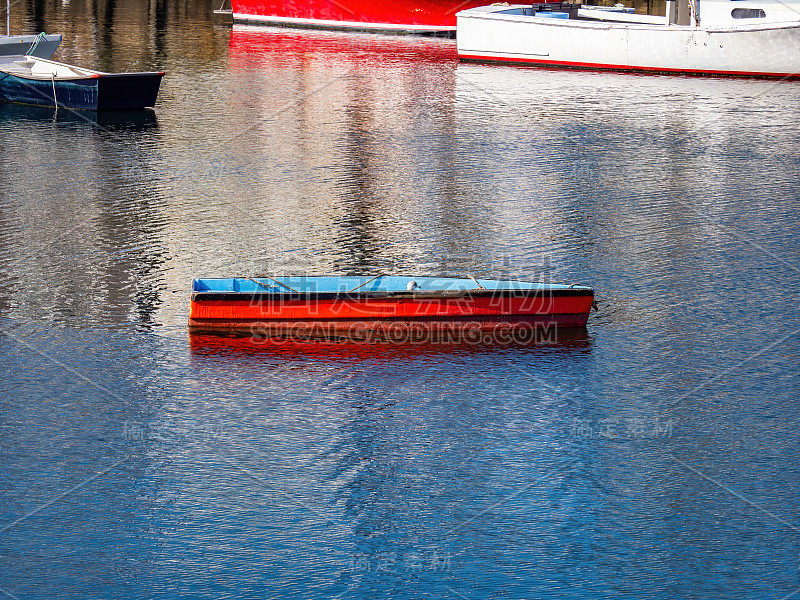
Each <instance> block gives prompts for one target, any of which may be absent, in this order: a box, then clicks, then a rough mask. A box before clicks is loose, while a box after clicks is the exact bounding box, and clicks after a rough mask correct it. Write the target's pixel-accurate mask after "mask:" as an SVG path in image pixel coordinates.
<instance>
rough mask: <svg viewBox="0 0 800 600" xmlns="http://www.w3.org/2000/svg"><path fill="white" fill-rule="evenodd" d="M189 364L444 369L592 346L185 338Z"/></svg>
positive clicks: (574, 332)
mask: <svg viewBox="0 0 800 600" xmlns="http://www.w3.org/2000/svg"><path fill="white" fill-rule="evenodd" d="M189 344H190V348H191V351H192V358H193V364H195V365H196V366H201V365H202V364H203V362H204V361H206V360H210V359H214V360H216V359H244V360H266V361H277V362H286V361H298V362H306V361H310V362H319V361H322V362H331V363H338V362H342V363H347V362H362V361H367V362H374V363H394V362H396V361H405V360H417V359H424V360H430V361H433V362H442V363H446V362H447V361H448V360H450V359H452V358H453V357H456V356H458V357H473V358H480V357H481V356H482V355H483V356H486V355H491V354H495V355H496V354H498V353H505V354H508V353H515V354H520V355H533V356H535V355H548V356H557V355H562V356H566V355H573V354H587V353H588V352H589V351H590V350H591V346H592V340H591V337H590V335H589V333H588V332H587V331H586V329H582V328H575V329H562V330H560V331H559V332H558V336H557V337H556V338H555V339H554V340H552V341H546V342H538V343H537V342H534V343H530V344H489V343H480V344H472V343H430V342H426V343H409V344H392V343H368V342H363V343H359V342H320V341H309V342H303V341H294V342H292V341H282V340H265V339H257V338H253V337H252V336H238V337H237V336H222V335H206V334H193V333H190V334H189Z"/></svg>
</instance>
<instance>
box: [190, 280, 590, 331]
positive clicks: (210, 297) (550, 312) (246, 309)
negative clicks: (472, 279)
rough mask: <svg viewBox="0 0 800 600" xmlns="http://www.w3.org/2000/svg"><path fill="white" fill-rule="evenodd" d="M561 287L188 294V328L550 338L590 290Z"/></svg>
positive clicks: (576, 316)
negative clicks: (516, 291)
mask: <svg viewBox="0 0 800 600" xmlns="http://www.w3.org/2000/svg"><path fill="white" fill-rule="evenodd" d="M562 293H563V294H565V295H562V294H558V293H555V294H553V293H545V294H542V293H537V294H525V295H514V296H512V295H497V294H492V293H487V292H472V293H469V294H457V295H456V296H455V297H453V296H452V295H448V296H439V295H436V296H431V297H428V298H423V297H420V296H419V295H411V294H409V295H408V296H407V297H405V298H398V297H395V298H385V299H376V298H370V297H368V296H362V297H359V296H358V295H356V296H351V297H347V298H343V297H341V296H339V297H330V298H303V299H300V298H298V299H286V298H283V299H271V298H266V297H248V298H242V299H241V300H240V299H237V298H235V297H232V296H231V295H227V296H226V295H217V294H195V295H193V298H192V301H191V312H190V317H189V327H190V329H192V330H193V331H198V332H208V333H210V332H232V331H239V332H247V333H249V334H250V335H253V336H256V337H262V338H286V339H335V338H346V339H349V340H354V341H355V340H365V341H377V340H393V341H398V342H409V341H418V340H448V341H458V342H470V341H471V342H473V343H484V342H495V343H520V342H522V343H524V342H532V341H541V340H542V339H543V338H544V337H547V336H550V337H554V336H555V335H556V334H557V330H558V329H559V328H572V327H585V326H586V321H587V318H588V316H589V311H590V310H591V306H592V300H593V294H592V293H591V291H580V292H579V291H577V290H575V291H573V290H568V291H566V292H562ZM567 294H568V295H567ZM551 341H554V340H551Z"/></svg>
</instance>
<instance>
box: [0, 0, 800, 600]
mask: <svg viewBox="0 0 800 600" xmlns="http://www.w3.org/2000/svg"><path fill="white" fill-rule="evenodd" d="M212 8H217V6H211V5H207V4H206V3H190V2H171V3H166V2H161V1H160V0H158V1H151V2H145V3H134V2H121V1H118V2H104V1H99V2H91V3H88V2H76V1H75V0H71V1H70V2H51V1H46V2H38V1H37V2H36V3H33V2H28V3H23V5H21V6H20V7H18V8H15V9H14V15H13V17H14V29H15V30H17V31H22V30H23V29H25V30H28V31H33V30H40V29H46V30H48V31H50V32H60V33H64V34H65V42H64V45H63V47H62V49H61V50H59V53H58V54H57V55H56V57H57V58H60V59H61V60H64V61H65V62H73V63H76V64H81V65H85V66H87V67H96V68H101V69H105V70H126V69H130V70H133V69H137V70H138V69H153V68H159V69H161V68H164V69H165V70H167V72H168V73H167V77H166V78H165V80H164V85H163V88H162V94H161V96H160V99H159V102H158V106H157V107H156V110H155V112H144V113H138V114H137V115H113V116H92V115H74V114H69V113H65V112H63V111H59V112H58V113H54V112H53V111H38V110H31V109H28V108H24V107H11V106H0V344H1V345H2V353H0V360H1V361H2V365H1V368H2V372H3V373H4V375H3V377H2V378H0V391H2V392H3V393H2V394H0V465H2V466H0V566H2V568H0V593H4V594H6V595H9V594H11V595H13V596H15V597H19V598H39V597H42V598H43V597H52V596H54V595H57V596H59V597H64V598H109V597H114V598H142V597H152V598H168V597H169V598H172V597H175V596H176V595H184V596H186V597H194V598H219V597H225V596H232V597H240V598H273V597H286V596H296V597H300V598H304V597H307V598H333V597H340V598H347V597H376V598H378V597H392V598H422V597H430V596H433V597H453V598H475V599H477V598H495V597H496V598H501V597H502V598H530V597H535V598H597V597H608V598H667V597H669V598H694V597H712V598H748V599H750V598H786V597H787V596H789V597H790V595H791V594H792V593H794V592H795V590H796V589H797V587H798V586H800V582H798V580H797V556H796V552H795V548H796V544H797V539H798V535H800V533H799V532H800V529H799V528H800V525H798V524H797V523H796V522H795V517H794V515H795V514H796V513H797V511H798V507H800V497H799V496H798V468H797V465H798V456H797V448H798V440H797V431H798V416H797V411H796V410H795V409H794V404H795V401H796V396H797V393H796V390H797V384H798V376H797V365H798V362H800V344H798V336H800V333H798V331H800V317H798V314H797V311H796V310H795V309H794V306H795V305H796V303H797V300H798V298H797V292H796V290H797V287H798V272H799V271H798V269H800V250H799V249H798V245H797V239H798V233H800V226H799V223H798V216H797V215H798V204H800V202H799V201H798V194H797V190H798V189H800V181H798V179H799V178H800V175H799V173H800V170H798V165H799V164H800V160H799V159H800V148H798V143H797V138H798V125H797V122H796V115H797V114H798V109H800V87H798V86H797V84H792V83H786V82H763V81H744V80H701V79H682V78H671V77H635V76H620V75H613V74H592V73H568V72H544V71H537V70H529V69H513V68H497V67H491V68H490V67H482V66H475V65H459V64H458V63H457V62H456V59H455V45H454V42H453V41H451V40H438V39H419V38H409V37H390V36H375V35H350V34H342V33H332V32H303V31H295V30H280V29H257V28H247V27H238V26H237V27H235V28H234V29H233V31H231V28H230V25H229V24H226V23H225V22H224V21H222V20H219V19H217V20H215V18H214V17H212V15H211V9H212ZM356 272H360V273H376V274H377V273H379V272H397V273H402V272H411V273H415V274H416V273H419V274H426V273H429V274H454V275H463V274H465V273H472V274H473V275H476V276H516V277H520V278H523V279H542V278H549V279H551V280H554V281H568V282H580V283H588V284H591V285H593V286H595V287H596V289H597V292H598V297H599V299H600V311H599V312H597V313H594V314H593V315H592V316H591V318H590V321H589V327H588V331H587V332H586V333H585V334H582V336H579V337H578V338H575V339H565V338H562V339H560V340H559V342H558V343H557V344H543V345H535V346H529V347H483V346H468V347H448V348H442V347H417V348H413V349H408V348H397V347H383V346H362V347H350V346H342V345H322V346H314V347H310V346H305V345H300V346H286V345H283V346H279V347H265V346H264V345H260V344H254V343H253V342H251V341H248V340H241V339H238V340H237V339H225V338H202V337H196V336H191V337H190V336H189V335H188V334H187V333H186V330H185V324H186V319H187V311H188V295H189V288H190V282H191V279H192V277H197V276H220V275H250V274H254V273H273V274H275V273H287V274H288V273H295V274H321V273H341V274H345V273H356ZM10 597H11V596H10Z"/></svg>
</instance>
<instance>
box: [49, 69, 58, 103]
mask: <svg viewBox="0 0 800 600" xmlns="http://www.w3.org/2000/svg"><path fill="white" fill-rule="evenodd" d="M50 77H51V78H52V80H53V103H54V104H55V105H56V111H58V98H56V74H55V73H51V74H50Z"/></svg>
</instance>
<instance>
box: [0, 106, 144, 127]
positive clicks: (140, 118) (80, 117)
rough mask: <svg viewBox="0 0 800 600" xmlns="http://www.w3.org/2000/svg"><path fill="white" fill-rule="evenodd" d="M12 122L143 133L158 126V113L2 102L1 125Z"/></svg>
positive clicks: (0, 111)
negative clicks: (141, 131)
mask: <svg viewBox="0 0 800 600" xmlns="http://www.w3.org/2000/svg"><path fill="white" fill-rule="evenodd" d="M12 121H18V122H25V121H28V122H40V123H41V122H51V123H58V124H75V125H79V126H80V125H89V126H93V127H97V128H101V129H107V130H110V131H118V130H132V131H140V130H145V129H151V128H155V127H157V126H158V119H157V118H156V113H155V111H153V110H150V109H145V110H121V111H103V112H95V111H91V110H81V111H77V110H66V109H63V108H61V109H58V110H56V109H55V108H50V107H43V106H24V105H19V104H7V103H0V123H1V122H12Z"/></svg>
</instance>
